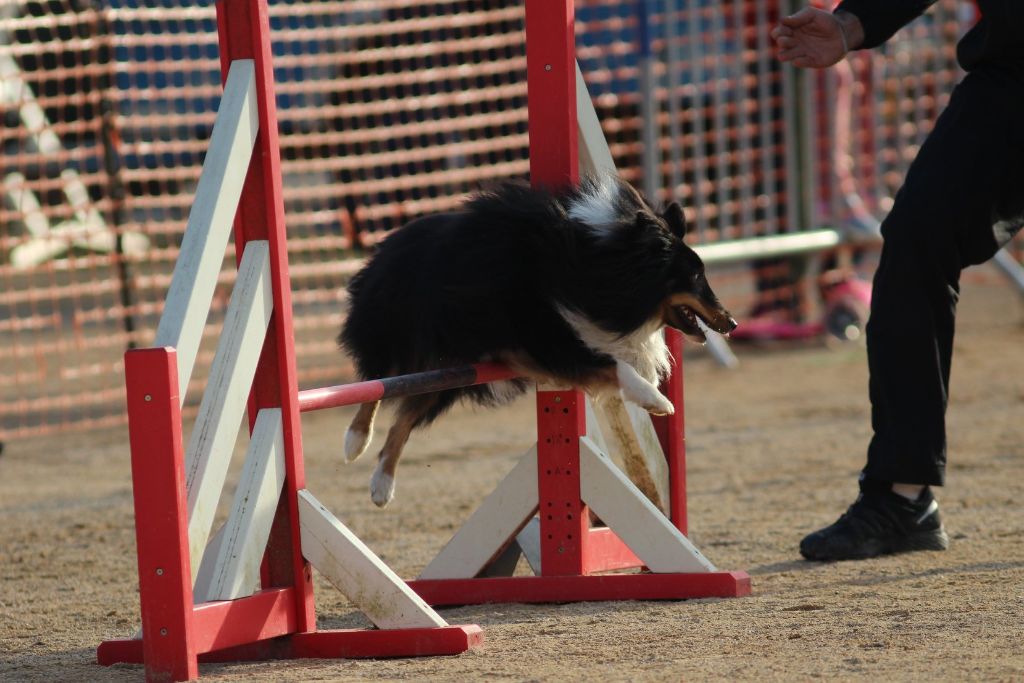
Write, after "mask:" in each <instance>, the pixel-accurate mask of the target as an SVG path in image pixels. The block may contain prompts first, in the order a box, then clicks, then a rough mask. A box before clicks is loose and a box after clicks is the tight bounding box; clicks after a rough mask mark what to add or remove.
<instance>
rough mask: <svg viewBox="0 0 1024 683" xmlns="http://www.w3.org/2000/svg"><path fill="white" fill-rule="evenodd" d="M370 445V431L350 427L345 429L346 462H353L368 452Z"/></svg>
mask: <svg viewBox="0 0 1024 683" xmlns="http://www.w3.org/2000/svg"><path fill="white" fill-rule="evenodd" d="M369 445H370V432H363V431H359V430H357V429H352V428H351V427H349V428H348V429H347V430H345V462H352V461H353V460H355V459H356V458H358V457H359V456H360V455H362V454H363V453H365V452H366V448H367V447H368V446H369Z"/></svg>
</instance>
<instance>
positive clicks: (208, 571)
mask: <svg viewBox="0 0 1024 683" xmlns="http://www.w3.org/2000/svg"><path fill="white" fill-rule="evenodd" d="M223 542H224V525H223V524H221V525H220V528H219V529H217V530H216V531H215V532H213V534H211V535H210V541H209V542H208V543H207V544H206V550H205V551H203V559H202V561H201V562H200V563H199V571H197V572H196V580H195V586H209V585H210V582H211V581H212V580H213V566H214V565H215V564H216V563H217V554H218V553H220V546H221V543H223ZM257 587H258V584H254V585H253V586H252V592H256V588H257ZM192 593H193V599H194V600H195V601H196V602H200V600H199V598H198V597H196V596H197V595H198V594H197V592H196V589H195V588H193V589H192Z"/></svg>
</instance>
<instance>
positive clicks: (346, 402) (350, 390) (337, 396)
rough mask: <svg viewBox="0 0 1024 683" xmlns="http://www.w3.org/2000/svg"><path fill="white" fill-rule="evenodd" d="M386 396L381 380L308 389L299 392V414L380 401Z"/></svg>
mask: <svg viewBox="0 0 1024 683" xmlns="http://www.w3.org/2000/svg"><path fill="white" fill-rule="evenodd" d="M382 396H384V384H383V383H382V382H381V381H380V380H379V379H370V380H366V381H365V382H352V383H351V384H336V385H334V386H330V387H321V388H319V389H306V390H304V391H300V392H299V412H302V413H306V412H309V411H311V410H324V409H325V408H340V407H342V406H351V405H355V404H357V403H369V402H370V401H379V400H380V399H381V397H382Z"/></svg>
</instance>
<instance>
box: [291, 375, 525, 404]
mask: <svg viewBox="0 0 1024 683" xmlns="http://www.w3.org/2000/svg"><path fill="white" fill-rule="evenodd" d="M517 377H519V374H518V373H516V372H515V371H514V370H512V369H511V368H508V367H506V366H504V365H499V364H497V363H477V364H475V365H461V366H459V367H455V368H445V369H443V370H428V371H427V372H416V373H413V374H411V375H398V376H396V377H385V378H383V379H370V380H366V381H365V382H352V383H351V384H338V385H335V386H333V387H323V388H320V389H307V390H305V391H300V392H299V412H302V413H305V412H308V411H310V410H323V409H324V408H338V407H340V406H351V405H355V404H357V403H369V402H370V401H379V400H381V399H385V398H395V397H398V396H414V395H416V394H429V393H432V392H435V391H442V390H443V389H456V388H458V387H468V386H472V385H474V384H487V383H488V382H499V381H501V380H506V379H515V378H517Z"/></svg>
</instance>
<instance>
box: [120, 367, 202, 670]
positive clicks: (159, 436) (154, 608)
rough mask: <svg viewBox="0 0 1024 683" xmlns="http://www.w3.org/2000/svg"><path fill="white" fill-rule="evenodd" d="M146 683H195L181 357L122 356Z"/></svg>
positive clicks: (196, 668) (195, 664) (196, 664)
mask: <svg viewBox="0 0 1024 683" xmlns="http://www.w3.org/2000/svg"><path fill="white" fill-rule="evenodd" d="M124 365H125V368H124V373H125V383H126V385H127V393H128V438H129V441H130V444H131V454H132V455H131V457H132V493H133V495H134V498H135V541H136V544H137V546H138V557H139V602H140V604H141V609H142V633H143V636H144V638H143V643H142V649H143V656H144V661H145V665H146V680H150V681H184V680H191V679H193V678H197V677H198V676H199V668H198V663H197V659H196V645H195V632H194V628H193V621H192V573H191V570H190V566H191V565H190V564H189V556H188V508H187V504H186V500H187V496H186V493H185V465H184V460H185V455H184V448H183V447H182V440H181V407H180V402H179V400H178V363H177V353H176V352H175V350H174V349H172V348H158V349H139V350H134V351H129V352H128V353H126V354H125V356H124Z"/></svg>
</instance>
